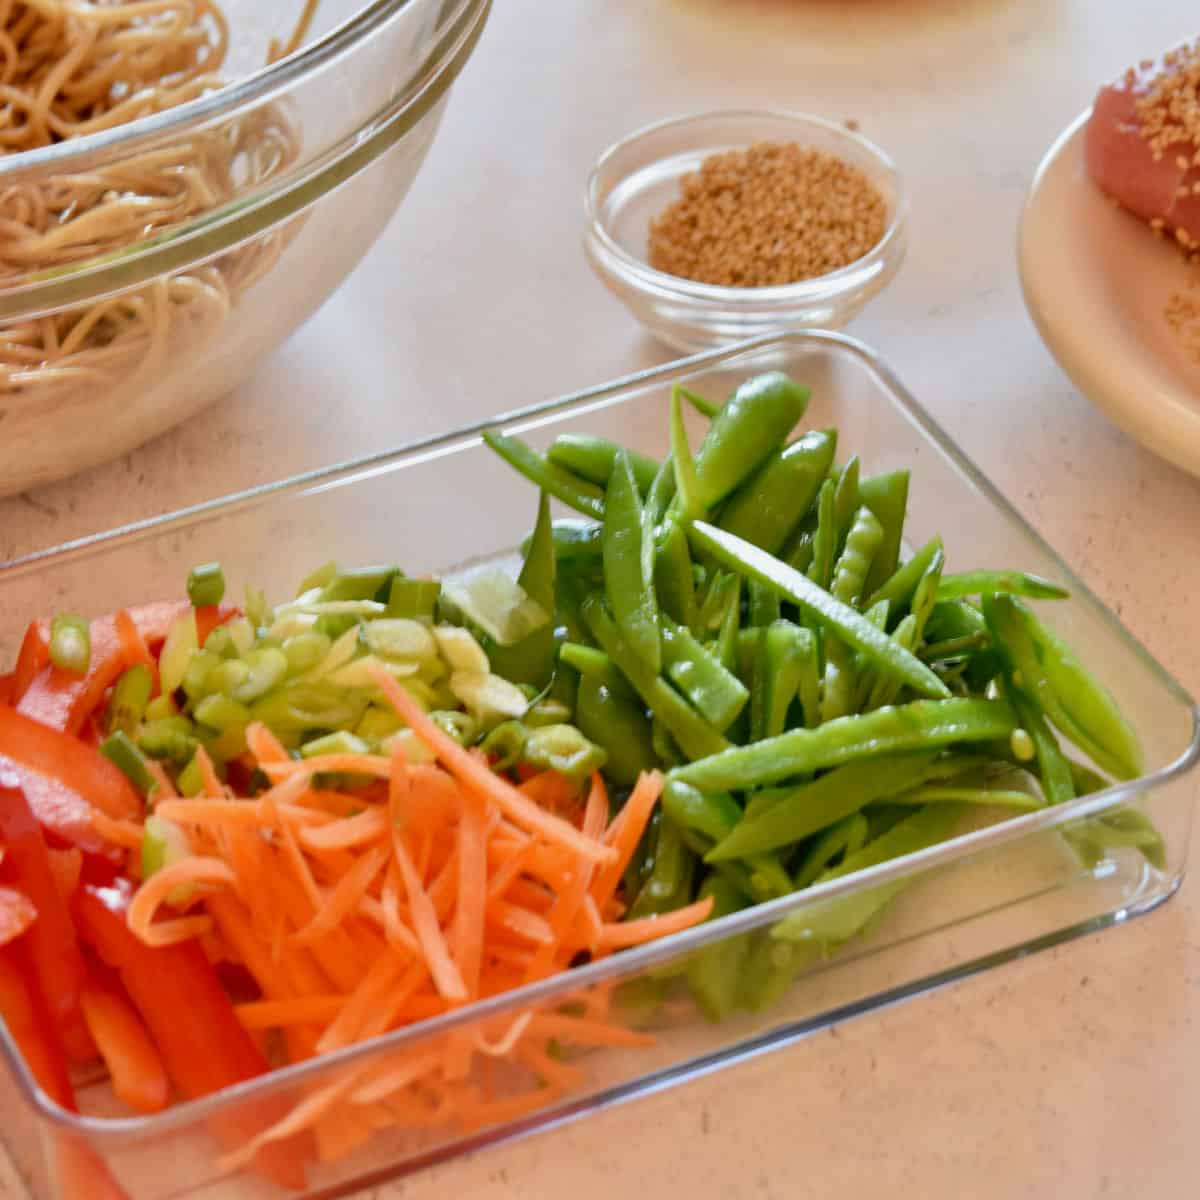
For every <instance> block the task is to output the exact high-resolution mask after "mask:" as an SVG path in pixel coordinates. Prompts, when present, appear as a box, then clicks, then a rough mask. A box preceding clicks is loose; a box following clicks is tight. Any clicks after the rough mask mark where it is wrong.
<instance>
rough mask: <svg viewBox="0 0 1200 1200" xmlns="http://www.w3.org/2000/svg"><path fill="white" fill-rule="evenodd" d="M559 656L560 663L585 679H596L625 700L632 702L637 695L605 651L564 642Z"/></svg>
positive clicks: (576, 643)
mask: <svg viewBox="0 0 1200 1200" xmlns="http://www.w3.org/2000/svg"><path fill="white" fill-rule="evenodd" d="M558 656H559V659H560V661H562V662H564V663H566V665H567V666H569V667H571V668H572V669H573V670H575V671H578V672H579V674H580V675H581V676H582V677H583V678H584V679H594V680H595V681H596V682H597V683H599V684H602V685H603V686H604V687H606V688H608V689H609V691H611V692H612V693H613V694H614V695H616V696H619V697H621V698H622V699H623V700H630V699H632V698H633V697H634V696H635V695H636V693H635V692H634V690H633V688H632V687H631V686H630V684H629V681H628V680H627V679H626V678H625V676H624V675H623V674H622V673H621V671H620V668H618V667H617V665H616V663H614V662H613V660H612V659H611V658H609V656H608V655H607V654H605V653H604V651H603V650H597V649H596V648H595V647H594V646H582V645H580V644H579V643H578V642H564V643H563V644H562V646H561V647H560V648H559V651H558Z"/></svg>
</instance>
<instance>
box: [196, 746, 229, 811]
mask: <svg viewBox="0 0 1200 1200" xmlns="http://www.w3.org/2000/svg"><path fill="white" fill-rule="evenodd" d="M195 763H196V767H197V769H198V770H199V772H200V779H201V781H202V782H203V784H204V794H205V795H206V796H209V797H211V798H212V799H214V800H216V799H220V798H222V797H224V795H225V788H224V786H223V785H222V783H221V780H220V779H219V778H218V777H217V772H216V769H215V768H214V767H213V763H212V759H211V758H209V756H208V751H207V750H205V748H204V747H203V746H197V747H196V755H195Z"/></svg>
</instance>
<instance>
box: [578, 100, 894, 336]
mask: <svg viewBox="0 0 1200 1200" xmlns="http://www.w3.org/2000/svg"><path fill="white" fill-rule="evenodd" d="M585 205H586V213H587V222H588V223H587V231H586V234H585V238H584V246H585V250H586V252H587V256H588V259H589V261H590V263H591V265H592V268H593V269H594V270H595V272H596V274H597V276H598V277H599V278H600V280H601V282H602V283H604V285H605V286H606V287H607V288H608V289H609V290H610V291H612V292H613V294H614V295H616V296H617V298H618V299H620V300H621V301H622V302H623V303H624V304H625V306H626V307H627V308H628V309H629V310H630V312H631V313H632V314H633V316H634V317H636V318H637V320H639V321H640V322H641V323H642V324H643V325H644V326H645V327H646V329H647V330H649V332H651V333H652V334H654V335H655V336H656V337H658V338H659V339H660V340H662V341H664V342H666V343H667V344H668V345H670V346H672V347H674V348H676V349H682V350H686V351H692V350H701V349H707V348H709V347H713V346H720V345H725V344H728V343H730V342H735V341H739V340H741V339H743V338H748V337H753V336H756V335H758V334H763V333H768V332H777V331H781V330H787V329H812V328H824V329H837V328H841V327H842V326H843V325H845V324H846V323H847V322H848V321H849V320H850V319H851V318H852V317H853V316H855V315H856V314H857V313H858V312H859V311H860V310H861V309H862V307H863V306H864V305H865V304H866V303H867V302H868V301H869V300H870V299H871V298H872V297H873V296H875V295H876V294H878V292H879V291H880V290H882V288H883V287H884V286H885V285H886V284H887V283H888V282H889V281H890V280H891V278H892V277H893V276H894V275H895V273H896V271H897V270H898V269H899V266H900V263H901V260H902V259H903V257H904V245H905V227H904V218H905V204H904V196H903V190H902V186H901V181H900V177H899V174H898V172H897V170H896V168H895V166H894V165H893V163H892V161H891V159H889V158H888V156H887V155H886V154H885V153H884V152H883V151H882V150H880V149H879V148H878V147H877V146H875V145H873V144H872V143H871V142H869V141H867V140H866V139H865V138H863V137H861V136H859V135H858V134H856V133H853V132H851V131H850V130H849V129H847V128H846V127H845V126H841V125H837V124H834V123H833V122H831V121H826V120H822V119H821V118H819V117H811V116H805V115H801V114H792V113H772V112H723V113H706V114H702V115H699V116H691V117H683V118H679V119H676V120H671V121H666V122H663V123H661V124H658V125H653V126H650V127H649V128H647V129H643V130H640V131H639V132H637V133H635V134H633V135H632V136H631V137H629V138H626V139H625V140H624V141H621V142H618V143H617V144H616V145H614V146H612V147H611V148H610V149H608V150H607V151H605V153H604V154H603V155H602V156H601V157H600V159H599V161H598V162H597V164H596V167H595V169H594V170H593V171H592V174H591V176H590V178H589V180H588V186H587V193H586V198H585Z"/></svg>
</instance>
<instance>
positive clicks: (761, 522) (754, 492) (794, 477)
mask: <svg viewBox="0 0 1200 1200" xmlns="http://www.w3.org/2000/svg"><path fill="white" fill-rule="evenodd" d="M836 444H837V437H836V434H835V433H834V432H833V430H829V429H824V430H814V431H812V432H810V433H806V434H805V435H804V436H803V437H801V438H799V439H798V440H797V441H794V442H792V443H791V445H789V446H786V447H785V448H784V449H782V450H779V451H777V452H776V453H775V454H773V455H772V456H771V457H770V458H769V459H767V461H766V462H765V463H764V464H763V465H762V466H761V467H760V468H759V469H758V471H757V472H755V474H754V475H752V476H751V477H750V478H749V479H748V480H747V481H746V482H745V483H744V484H743V485H742V486H741V487H740V488H738V490H737V491H736V492H735V493H734V494H733V495H732V496H731V497H730V498H729V501H728V503H727V504H726V505H725V508H724V509H723V511H722V513H721V519H720V521H719V522H718V524H719V525H720V527H721V528H722V529H724V530H727V531H728V532H729V533H732V534H735V535H736V536H737V537H740V538H745V540H746V541H748V542H753V543H754V545H756V546H761V547H762V548H763V549H764V550H766V551H767V552H768V553H769V554H778V553H779V550H780V548H781V547H782V546H783V544H784V543H785V542H786V541H787V539H788V536H789V535H790V534H791V532H792V530H793V529H795V527H796V525H797V523H798V522H799V521H800V519H801V518H802V517H803V516H804V514H805V513H806V512H808V510H809V508H810V507H811V506H812V503H813V501H814V500H815V499H816V496H817V493H818V491H819V490H820V488H821V484H822V482H823V481H824V479H825V476H826V475H827V474H828V473H829V467H830V464H831V463H832V462H833V455H834V449H835V447H836Z"/></svg>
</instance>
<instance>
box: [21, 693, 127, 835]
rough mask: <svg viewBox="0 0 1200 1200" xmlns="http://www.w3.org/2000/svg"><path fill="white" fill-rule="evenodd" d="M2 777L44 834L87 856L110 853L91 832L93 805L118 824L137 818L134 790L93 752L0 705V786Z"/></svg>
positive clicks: (92, 748)
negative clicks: (14, 786)
mask: <svg viewBox="0 0 1200 1200" xmlns="http://www.w3.org/2000/svg"><path fill="white" fill-rule="evenodd" d="M5 775H13V776H15V777H16V779H17V781H18V783H19V784H20V785H21V786H22V787H23V788H24V789H25V793H26V797H27V799H28V800H29V803H30V805H31V806H32V808H33V810H34V814H35V815H36V817H37V819H38V820H39V821H40V822H41V824H42V827H43V828H44V829H45V830H46V832H47V833H48V834H51V835H52V836H53V837H55V838H57V839H59V840H61V841H63V842H66V843H68V844H69V845H76V846H78V847H79V848H80V849H81V850H84V851H86V852H88V853H90V854H99V855H102V856H105V857H111V856H112V854H113V851H114V847H112V846H110V845H109V844H108V843H107V842H106V841H105V840H104V839H103V838H102V837H100V835H99V834H97V833H96V831H95V830H94V829H93V827H92V817H91V810H92V807H93V806H94V807H95V808H98V809H99V810H100V811H101V812H104V813H106V814H107V815H108V816H110V817H115V818H117V819H123V820H129V819H135V818H137V817H139V816H140V815H141V811H142V802H141V799H140V797H139V796H138V794H137V792H136V791H135V790H134V788H133V785H132V784H131V783H130V782H129V780H128V779H127V778H126V777H125V775H124V774H122V772H121V771H120V769H119V768H117V767H115V766H114V765H113V764H112V763H110V762H109V761H108V759H106V758H105V757H104V755H102V754H101V753H100V752H99V751H98V750H96V749H95V748H94V747H92V746H88V745H87V744H86V743H84V742H82V741H80V740H79V739H78V738H74V737H71V736H70V735H69V734H65V733H61V732H60V731H59V730H57V729H51V728H49V727H48V726H46V725H43V724H41V723H40V722H38V721H34V720H32V719H31V718H29V717H27V716H24V715H23V714H21V713H19V712H18V711H17V710H16V709H13V708H9V707H8V706H7V705H0V782H3V780H4V776H5ZM10 786H11V784H10Z"/></svg>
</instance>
